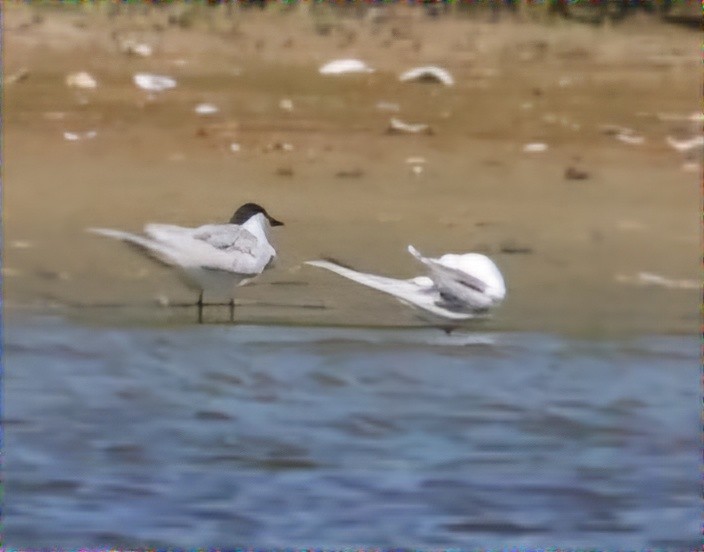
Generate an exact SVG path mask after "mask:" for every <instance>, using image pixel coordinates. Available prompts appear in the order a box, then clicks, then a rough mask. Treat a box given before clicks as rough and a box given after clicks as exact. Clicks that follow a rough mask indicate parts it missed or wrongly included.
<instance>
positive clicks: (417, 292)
mask: <svg viewBox="0 0 704 552" xmlns="http://www.w3.org/2000/svg"><path fill="white" fill-rule="evenodd" d="M306 264H309V265H311V266H317V267H320V268H325V269H327V270H330V271H331V272H335V273H336V274H339V275H340V276H344V277H345V278H348V279H350V280H352V281H354V282H357V283H359V284H362V285H365V286H367V287H370V288H373V289H376V290H378V291H381V292H383V293H387V294H389V295H392V296H393V297H395V298H396V299H398V300H399V301H402V302H404V303H407V304H410V305H412V306H415V307H417V308H420V309H423V310H425V311H427V312H430V313H432V314H434V315H435V316H438V317H440V318H447V319H451V320H468V319H470V318H474V315H473V314H470V313H461V312H454V311H451V310H448V309H446V308H443V307H442V306H441V305H439V304H438V302H439V301H440V297H439V295H438V293H437V290H436V289H435V288H434V287H429V286H424V285H421V284H419V283H417V282H415V281H414V280H397V279H395V278H387V277H385V276H378V275H376V274H367V273H364V272H358V271H356V270H352V269H351V268H346V267H344V266H340V265H338V264H335V263H332V262H330V261H307V262H306Z"/></svg>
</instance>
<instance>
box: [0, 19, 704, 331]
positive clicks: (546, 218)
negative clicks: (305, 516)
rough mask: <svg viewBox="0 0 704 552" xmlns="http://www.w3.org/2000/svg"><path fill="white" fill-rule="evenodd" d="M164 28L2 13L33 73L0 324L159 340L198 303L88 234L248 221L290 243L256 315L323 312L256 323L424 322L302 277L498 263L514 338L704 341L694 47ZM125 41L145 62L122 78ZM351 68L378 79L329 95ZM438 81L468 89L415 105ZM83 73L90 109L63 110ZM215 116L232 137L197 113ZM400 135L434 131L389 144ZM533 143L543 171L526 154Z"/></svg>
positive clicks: (10, 178) (20, 119) (559, 37)
mask: <svg viewBox="0 0 704 552" xmlns="http://www.w3.org/2000/svg"><path fill="white" fill-rule="evenodd" d="M165 17H166V16H165V15H164V14H161V13H150V14H147V15H144V14H137V15H132V16H128V15H124V14H123V15H122V16H116V17H113V18H108V17H107V16H106V15H105V14H104V13H91V12H88V13H82V14H77V13H69V12H67V11H47V12H45V13H42V19H41V21H34V22H33V20H32V12H30V11H29V10H28V9H26V8H22V7H13V8H12V9H8V10H6V21H5V23H6V26H5V29H6V32H5V41H6V45H5V46H6V47H5V70H6V76H8V75H10V76H12V75H21V71H22V70H23V69H26V75H25V77H24V78H19V79H17V80H16V82H13V83H11V84H8V85H7V86H6V88H5V95H4V101H5V103H4V114H5V119H4V123H5V124H4V128H5V147H4V161H5V171H4V197H3V200H4V213H3V214H4V259H3V285H4V299H5V304H6V306H8V307H10V306H12V307H27V306H31V307H33V308H40V309H42V308H49V307H51V306H55V307H58V308H61V307H62V306H65V305H67V304H70V303H74V302H81V303H86V304H99V303H135V304H141V305H144V307H142V308H141V309H140V312H142V311H144V313H145V314H144V315H143V316H146V317H149V316H150V315H149V314H146V313H148V312H149V311H150V309H148V308H145V307H147V306H149V305H151V304H152V302H154V301H155V300H156V299H157V298H160V299H161V300H162V301H163V300H164V299H168V300H170V301H186V300H190V299H191V296H190V294H189V293H188V291H187V290H184V289H183V288H182V287H181V286H180V284H179V282H178V281H177V280H176V279H175V278H173V277H172V276H170V275H169V274H168V273H167V272H165V271H164V270H163V269H161V268H159V267H156V266H153V265H152V264H150V263H149V262H147V261H144V260H143V259H142V258H140V257H139V256H137V255H135V254H134V253H133V252H131V251H128V250H126V249H125V248H123V247H121V246H120V244H117V243H112V242H109V241H105V240H101V239H99V238H96V237H94V236H90V235H88V234H86V233H85V232H84V228H86V227H89V226H96V225H97V226H109V227H116V228H124V229H131V230H138V229H139V228H140V227H141V226H142V225H143V224H144V223H145V222H150V221H154V222H156V221H158V222H173V223H178V224H184V225H189V224H193V225H196V224H199V223H202V222H208V221H219V220H225V219H227V218H229V216H230V215H231V213H232V211H233V210H234V209H235V208H236V207H237V206H238V205H239V204H241V203H243V202H244V201H248V200H254V201H257V202H259V203H262V204H263V205H265V206H266V207H267V209H269V210H270V212H271V213H272V214H273V215H274V216H276V217H277V218H281V219H282V220H284V221H285V222H286V223H287V226H286V227H284V228H283V229H281V231H280V232H278V233H277V239H278V247H279V250H280V253H281V261H280V264H279V266H278V268H277V269H276V270H275V271H271V273H270V274H268V275H266V276H265V277H264V278H262V279H261V280H260V281H259V282H258V283H257V284H256V285H253V286H251V287H247V288H243V289H242V291H241V295H240V299H241V300H242V302H243V303H246V304H251V303H256V302H258V301H267V302H272V303H277V302H278V303H286V304H299V305H300V304H313V303H315V304H320V305H322V306H324V307H326V308H318V309H301V308H296V307H286V308H279V309H277V308H272V307H267V308H263V307H256V306H243V307H242V308H241V309H240V316H241V317H242V319H244V320H247V321H252V322H257V321H264V322H266V321H273V322H280V323H286V322H289V321H298V322H300V321H303V322H308V323H316V324H317V323H319V324H368V323H374V324H381V325H397V324H400V325H404V324H413V323H417V322H416V319H415V318H414V316H413V313H412V312H411V311H409V310H408V309H407V308H405V307H404V306H402V305H400V304H397V303H396V302H395V301H393V300H392V299H390V298H387V297H385V296H383V295H379V294H378V293H375V292H374V291H371V290H365V289H361V288H359V287H357V286H355V285H354V284H352V283H350V282H347V281H345V280H342V279H340V278H337V277H335V276H334V275H332V274H328V273H325V272H322V271H319V270H316V269H314V268H311V267H301V263H302V262H303V261H305V260H307V259H311V258H316V257H319V256H321V255H333V256H335V257H337V258H340V259H342V260H344V261H345V262H347V263H349V264H351V265H353V266H355V267H357V268H359V269H360V270H368V271H372V272H378V273H383V274H388V275H394V274H398V275H400V276H411V275H414V274H415V273H416V272H415V271H416V270H417V268H418V267H417V266H415V264H414V261H413V259H412V258H411V257H410V256H409V255H408V254H407V253H406V252H405V247H406V245H407V244H409V243H412V244H414V245H415V246H416V247H418V248H419V249H421V250H422V251H423V252H426V253H428V254H441V253H444V252H449V251H470V250H477V251H483V252H486V253H488V254H490V255H491V256H492V257H493V258H494V259H495V260H496V262H497V264H498V265H499V266H500V267H501V269H502V270H503V271H504V274H505V277H506V280H507V283H508V287H509V296H508V299H507V301H506V304H505V306H504V307H503V308H502V309H501V310H500V311H499V312H498V313H497V315H496V317H495V319H494V320H493V321H492V322H491V326H492V327H495V328H498V329H520V330H533V329H536V330H538V329H540V330H551V331H577V332H581V333H584V332H587V333H596V334H599V333H604V332H621V331H626V332H631V331H635V332H683V331H685V332H688V331H696V330H695V328H698V304H699V291H698V289H696V287H695V286H696V282H697V281H698V280H699V279H700V262H699V258H700V240H699V231H698V230H699V221H698V216H699V212H700V195H699V190H700V174H701V173H700V166H699V160H700V159H701V155H699V156H695V157H692V158H691V159H690V158H689V157H688V156H687V155H686V154H683V153H680V152H678V151H676V150H675V149H673V148H672V147H671V146H670V145H668V143H667V136H676V137H680V138H686V137H688V136H691V135H692V134H693V133H695V132H699V130H700V128H699V127H700V126H701V123H697V122H696V121H689V120H687V117H688V116H690V114H691V113H692V112H693V111H695V110H696V109H697V107H698V105H699V104H698V100H699V89H698V86H699V79H698V76H697V75H698V73H697V70H698V67H699V66H698V63H699V62H698V54H697V48H698V41H699V36H698V34H696V33H694V32H690V31H687V30H683V29H679V28H675V27H668V26H663V25H649V24H638V25H636V24H631V25H624V26H622V27H619V28H606V29H593V28H587V27H581V26H580V27H577V26H571V25H567V24H564V23H559V24H551V25H537V24H534V23H523V24H521V23H516V22H501V23H499V24H489V23H485V22H481V21H467V20H444V21H432V20H426V19H422V18H417V17H415V15H413V14H411V15H409V12H407V11H403V10H399V11H397V12H396V13H395V15H394V16H393V17H389V18H387V19H385V20H381V21H373V22H371V21H370V20H368V19H364V20H353V19H344V20H340V21H337V23H335V25H334V26H333V27H332V30H331V31H330V32H329V33H327V34H324V33H322V34H321V33H320V29H319V28H318V27H317V26H316V25H317V24H316V23H315V21H314V20H313V18H312V17H311V16H310V15H308V14H306V13H303V12H302V11H298V12H291V13H268V14H259V13H254V12H248V13H239V12H238V18H236V20H233V21H229V20H228V19H227V18H225V17H223V18H218V19H216V20H214V21H211V22H207V21H205V20H196V21H195V23H194V24H193V25H192V26H191V27H188V28H182V27H179V26H172V25H169V24H168V20H166V19H165ZM127 39H130V40H135V41H138V42H140V43H147V44H149V45H150V46H151V47H152V49H153V52H152V54H151V55H150V56H148V57H140V56H135V55H127V54H125V53H124V52H123V51H121V47H120V45H121V44H123V43H124V41H125V40H127ZM346 57H358V58H360V59H363V60H365V61H366V62H367V63H369V64H370V65H371V66H372V67H374V68H375V69H376V71H375V72H374V73H370V74H364V75H351V76H345V77H334V76H322V75H320V74H319V73H318V67H319V66H320V65H321V64H322V63H324V62H326V61H329V60H331V59H335V58H346ZM425 63H433V64H438V65H441V66H443V67H445V68H447V69H448V70H449V71H450V72H451V73H452V74H453V76H454V79H455V85H454V86H442V85H437V84H425V83H423V84H421V83H403V82H399V80H398V75H399V74H400V73H401V72H402V71H404V70H406V69H408V68H410V67H412V66H414V65H419V64H425ZM81 70H85V71H88V72H89V73H90V74H91V75H92V76H93V77H94V78H95V79H96V81H97V87H96V88H95V89H94V90H88V89H84V90H81V89H76V88H70V87H68V86H67V85H66V83H65V79H66V76H67V75H68V74H69V73H72V72H75V71H81ZM140 71H146V72H154V73H160V74H166V75H170V76H172V77H173V78H175V79H176V81H177V87H176V88H175V89H174V90H170V91H167V92H164V93H162V94H159V95H157V96H156V97H155V98H150V97H149V96H148V95H147V94H146V93H145V92H143V91H141V90H139V89H138V88H137V87H136V86H135V85H134V84H133V82H132V76H133V74H134V73H136V72H140ZM282 100H285V101H283V102H282ZM203 102H208V103H212V104H214V105H216V106H217V107H218V109H219V111H218V113H216V114H215V115H212V116H210V117H203V116H199V115H197V114H196V113H194V108H195V106H196V105H197V104H199V103H203ZM391 117H398V118H400V119H402V120H403V121H406V122H409V123H426V124H428V125H430V127H431V128H432V129H433V132H432V134H427V133H424V134H419V135H406V134H400V135H398V134H388V133H387V132H386V131H387V128H388V125H389V120H390V118H391ZM604 125H617V126H621V127H626V128H629V129H632V132H631V133H628V132H626V133H625V135H626V137H627V138H628V136H631V137H634V136H635V137H636V139H635V140H634V139H631V140H628V139H627V140H621V139H619V136H620V135H622V134H623V132H621V131H613V130H610V129H609V128H606V127H605V126H604ZM89 131H95V132H96V135H95V137H94V138H86V139H83V140H77V141H69V140H66V138H65V136H64V132H73V133H85V132H89ZM640 137H642V138H643V139H642V140H639V138H640ZM531 143H544V144H546V145H547V150H546V151H542V152H541V151H537V152H530V151H525V150H524V148H525V146H526V144H531ZM232 144H237V147H236V148H234V149H236V150H238V151H233V148H232ZM284 144H287V146H286V147H283V145H284ZM289 144H290V146H291V147H289V146H288V145H289ZM291 148H292V149H291ZM419 157H421V158H423V161H417V160H416V161H415V162H413V163H408V162H407V160H408V158H419ZM414 167H419V168H418V169H414ZM570 169H572V170H573V171H576V172H571V173H570ZM575 175H578V176H581V178H574V177H575ZM515 250H519V251H523V252H522V253H516V252H513V253H511V252H510V251H515ZM644 274H645V276H643V275H644ZM648 275H655V276H659V277H661V279H660V280H658V279H657V278H652V277H649V276H648ZM662 278H664V279H662ZM140 316H142V315H140ZM153 316H155V317H161V316H164V315H163V314H159V313H155V314H153ZM168 316H169V317H171V318H173V317H176V318H177V319H180V317H183V319H184V320H187V319H188V317H189V313H187V311H179V313H177V314H169V315H168Z"/></svg>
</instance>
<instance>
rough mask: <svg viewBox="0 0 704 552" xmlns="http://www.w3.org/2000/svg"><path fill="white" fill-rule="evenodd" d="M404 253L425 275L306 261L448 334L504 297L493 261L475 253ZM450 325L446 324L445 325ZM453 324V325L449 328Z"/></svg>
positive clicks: (322, 261)
mask: <svg viewBox="0 0 704 552" xmlns="http://www.w3.org/2000/svg"><path fill="white" fill-rule="evenodd" d="M408 252H409V253H410V254H411V255H413V257H414V258H415V259H417V260H418V261H419V262H420V263H421V264H423V265H424V267H425V269H426V271H427V275H422V276H416V277H415V278H410V279H406V280H400V279H396V278H388V277H386V276H379V275H376V274H367V273H364V272H358V271H356V270H354V269H352V268H351V267H348V266H345V265H343V264H341V263H340V262H339V261H336V260H334V259H327V260H314V261H306V264H308V265H311V266H317V267H319V268H324V269H327V270H330V271H332V272H335V273H337V274H339V275H340V276H344V277H345V278H349V279H350V280H353V281H355V282H357V283H360V284H362V285H365V286H367V287H370V288H373V289H376V290H378V291H381V292H384V293H387V294H389V295H392V296H393V297H395V298H396V299H398V300H399V301H401V302H402V303H405V304H408V305H410V306H412V307H415V308H417V309H420V310H421V311H423V312H424V313H427V314H429V315H431V318H432V319H433V320H440V321H442V323H443V324H445V325H443V326H441V327H442V328H443V329H444V330H445V331H446V332H447V333H448V334H449V333H450V332H451V331H452V330H453V329H454V328H455V327H456V324H457V323H459V322H462V321H465V320H470V319H472V318H476V317H477V316H480V315H483V314H486V313H487V312H488V311H489V310H490V309H492V308H494V307H496V306H498V305H499V304H500V303H501V302H502V301H503V300H504V298H505V297H506V285H505V283H504V279H503V276H502V275H501V272H500V271H499V269H498V267H497V266H496V264H494V262H493V261H492V260H491V259H489V257H487V256H485V255H481V254H479V253H465V254H452V253H448V254H445V255H443V256H442V257H440V258H437V259H436V258H430V257H425V256H423V255H422V254H421V253H420V252H419V251H418V250H417V249H416V248H415V247H413V246H412V245H409V246H408ZM447 322H450V325H447V324H446V323H447ZM453 324H455V325H453Z"/></svg>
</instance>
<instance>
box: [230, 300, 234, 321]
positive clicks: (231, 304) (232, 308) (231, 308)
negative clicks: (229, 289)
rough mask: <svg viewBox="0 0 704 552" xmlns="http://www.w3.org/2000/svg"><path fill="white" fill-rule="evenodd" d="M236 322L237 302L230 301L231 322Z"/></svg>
mask: <svg viewBox="0 0 704 552" xmlns="http://www.w3.org/2000/svg"><path fill="white" fill-rule="evenodd" d="M234 321H235V300H234V299H230V322H234Z"/></svg>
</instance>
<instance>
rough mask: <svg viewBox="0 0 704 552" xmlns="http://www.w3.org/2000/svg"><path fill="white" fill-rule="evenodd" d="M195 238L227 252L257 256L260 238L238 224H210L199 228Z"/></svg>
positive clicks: (194, 235) (194, 234)
mask: <svg viewBox="0 0 704 552" xmlns="http://www.w3.org/2000/svg"><path fill="white" fill-rule="evenodd" d="M193 238H194V239H196V240H201V241H204V242H205V243H207V244H208V245H211V246H212V247H214V248H216V249H220V250H221V251H225V252H236V251H239V252H241V253H245V254H247V255H252V256H255V255H256V252H257V247H258V246H259V240H258V239H257V238H256V236H255V235H254V234H252V233H251V232H249V231H248V230H246V229H245V228H242V227H241V226H237V225H236V224H219V225H209V226H202V227H200V228H197V229H196V230H195V232H194V233H193Z"/></svg>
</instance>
